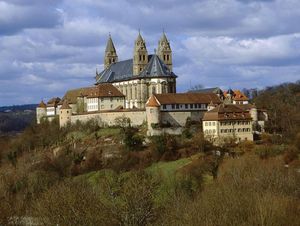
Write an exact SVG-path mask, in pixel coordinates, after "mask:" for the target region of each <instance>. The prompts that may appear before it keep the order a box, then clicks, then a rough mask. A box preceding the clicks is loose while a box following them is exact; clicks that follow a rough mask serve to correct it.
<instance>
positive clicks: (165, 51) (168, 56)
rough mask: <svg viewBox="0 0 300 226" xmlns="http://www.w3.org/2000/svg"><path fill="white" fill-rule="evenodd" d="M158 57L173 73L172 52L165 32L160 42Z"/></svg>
mask: <svg viewBox="0 0 300 226" xmlns="http://www.w3.org/2000/svg"><path fill="white" fill-rule="evenodd" d="M157 55H158V56H159V58H160V59H161V60H162V61H163V62H164V63H165V65H167V67H168V68H169V70H170V71H172V67H173V64H172V50H171V46H170V42H169V41H168V39H167V36H166V34H165V32H163V34H162V36H161V38H160V40H159V42H158V48H157Z"/></svg>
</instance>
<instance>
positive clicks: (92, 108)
mask: <svg viewBox="0 0 300 226" xmlns="http://www.w3.org/2000/svg"><path fill="white" fill-rule="evenodd" d="M113 107H114V105H113V104H111V105H110V109H113ZM104 108H105V107H104V105H103V104H102V105H101V106H100V109H104ZM88 110H96V111H98V110H99V109H98V105H88Z"/></svg>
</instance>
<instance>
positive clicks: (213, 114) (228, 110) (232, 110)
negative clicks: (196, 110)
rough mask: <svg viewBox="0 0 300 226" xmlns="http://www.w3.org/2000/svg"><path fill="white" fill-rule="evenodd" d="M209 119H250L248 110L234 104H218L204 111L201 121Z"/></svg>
mask: <svg viewBox="0 0 300 226" xmlns="http://www.w3.org/2000/svg"><path fill="white" fill-rule="evenodd" d="M211 120H251V115H250V114H249V111H246V110H243V109H241V108H240V107H239V106H237V105H234V104H228V105H225V104H220V105H219V106H217V107H215V108H214V109H212V110H210V111H208V112H205V114H204V116H203V121H211Z"/></svg>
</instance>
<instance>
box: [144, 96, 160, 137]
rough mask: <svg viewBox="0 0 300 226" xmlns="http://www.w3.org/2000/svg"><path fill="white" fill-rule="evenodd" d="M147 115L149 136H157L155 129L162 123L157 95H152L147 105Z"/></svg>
mask: <svg viewBox="0 0 300 226" xmlns="http://www.w3.org/2000/svg"><path fill="white" fill-rule="evenodd" d="M146 115H147V123H148V135H149V136H153V135H155V132H154V129H155V127H159V123H160V104H159V102H158V100H157V99H156V97H155V95H152V96H151V97H150V98H149V99H148V101H147V103H146Z"/></svg>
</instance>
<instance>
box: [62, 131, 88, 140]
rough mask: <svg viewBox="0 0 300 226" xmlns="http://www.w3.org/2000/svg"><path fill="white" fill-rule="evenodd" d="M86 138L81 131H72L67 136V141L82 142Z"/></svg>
mask: <svg viewBox="0 0 300 226" xmlns="http://www.w3.org/2000/svg"><path fill="white" fill-rule="evenodd" d="M86 136H87V134H86V133H85V132H83V131H73V132H70V133H69V134H68V135H67V139H68V140H70V139H74V140H83V139H84V138H85V137H86Z"/></svg>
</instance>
